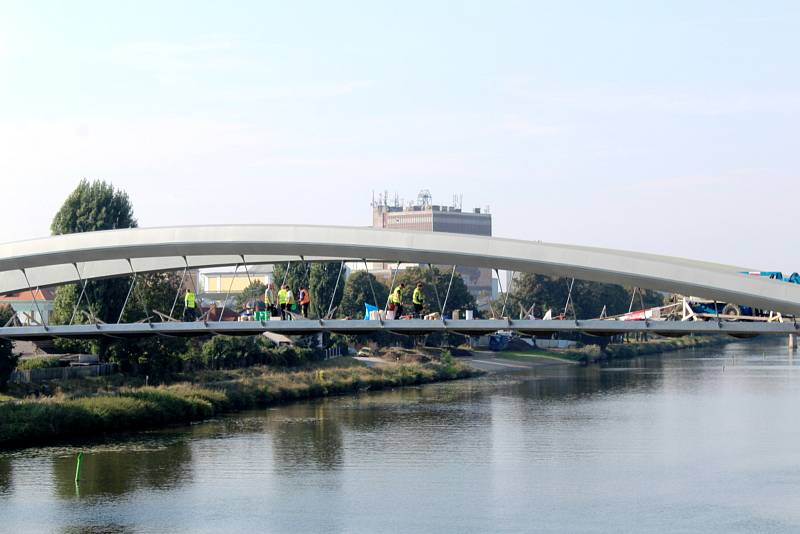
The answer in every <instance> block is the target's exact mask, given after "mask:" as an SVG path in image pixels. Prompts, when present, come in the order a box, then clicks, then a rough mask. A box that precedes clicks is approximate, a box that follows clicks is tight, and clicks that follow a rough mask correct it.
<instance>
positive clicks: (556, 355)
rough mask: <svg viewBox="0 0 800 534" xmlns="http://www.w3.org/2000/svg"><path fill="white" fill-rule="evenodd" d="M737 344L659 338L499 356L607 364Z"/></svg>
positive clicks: (711, 338)
mask: <svg viewBox="0 0 800 534" xmlns="http://www.w3.org/2000/svg"><path fill="white" fill-rule="evenodd" d="M733 341H736V340H735V339H733V338H730V337H727V336H686V337H680V338H655V339H651V340H648V341H642V342H634V343H615V344H608V345H606V346H605V347H603V348H601V347H600V346H599V345H586V346H584V347H581V348H574V349H558V350H542V349H539V350H531V351H504V352H498V353H497V355H498V356H500V357H502V358H505V359H510V360H518V361H527V360H528V359H530V358H551V359H555V360H561V361H563V362H564V363H584V364H585V363H597V362H601V361H607V360H625V359H630V358H636V357H639V356H648V355H651V354H662V353H665V352H672V351H675V350H681V349H688V348H703V347H712V346H719V345H724V344H726V343H731V342H733Z"/></svg>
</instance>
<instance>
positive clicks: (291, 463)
mask: <svg viewBox="0 0 800 534" xmlns="http://www.w3.org/2000/svg"><path fill="white" fill-rule="evenodd" d="M328 411H329V406H328V403H327V402H325V401H321V402H318V403H314V404H311V405H303V404H298V405H292V406H287V407H285V408H284V409H283V410H281V411H280V413H279V415H273V416H271V417H269V418H268V419H267V421H266V425H265V429H266V430H267V432H269V433H270V434H271V435H272V451H273V456H274V461H275V464H276V465H278V466H280V469H287V470H293V469H296V468H298V467H306V468H308V467H312V468H317V469H323V470H333V469H336V468H338V467H339V466H341V465H342V457H343V445H344V439H343V436H342V429H341V426H340V424H339V422H338V421H337V420H336V419H334V418H333V417H330V416H329V415H328Z"/></svg>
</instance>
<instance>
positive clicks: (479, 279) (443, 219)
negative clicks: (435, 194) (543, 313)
mask: <svg viewBox="0 0 800 534" xmlns="http://www.w3.org/2000/svg"><path fill="white" fill-rule="evenodd" d="M461 204H462V202H461V198H460V197H453V202H452V204H451V205H449V206H443V205H437V204H433V202H432V197H431V194H430V192H429V191H428V190H424V191H421V192H420V193H419V195H418V196H417V199H416V201H415V202H410V203H402V202H400V201H399V200H398V198H397V197H396V196H395V199H394V201H393V202H392V203H391V204H390V202H389V199H388V194H386V193H384V194H383V195H378V200H377V201H376V200H375V199H374V198H373V201H372V227H373V228H388V229H396V230H419V231H424V232H449V233H454V234H471V235H482V236H491V235H492V215H491V213H489V209H488V208H485V209H481V208H475V209H473V210H469V211H464V210H462V209H461ZM440 267H441V268H442V269H450V268H452V267H451V266H440ZM388 268H390V267H389V266H384V269H388ZM457 270H458V272H459V273H460V274H461V276H462V277H463V278H464V282H465V283H466V285H467V288H468V289H469V291H470V293H472V294H473V295H474V296H475V299H476V300H477V301H478V305H479V306H481V305H484V304H486V303H487V302H488V300H489V299H490V298H492V297H493V295H494V293H495V287H494V284H493V283H492V271H491V269H479V268H477V267H461V266H459V267H457Z"/></svg>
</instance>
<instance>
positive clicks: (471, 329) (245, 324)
mask: <svg viewBox="0 0 800 534" xmlns="http://www.w3.org/2000/svg"><path fill="white" fill-rule="evenodd" d="M799 329H800V326H798V324H797V323H796V322H782V323H780V322H772V323H753V322H741V321H652V320H651V321H609V320H602V319H589V320H577V321H576V320H510V319H505V320H499V319H475V320H445V321H426V320H420V319H412V320H384V321H364V320H344V319H333V320H296V321H242V322H234V321H222V322H210V321H209V322H204V321H197V322H163V323H162V322H152V323H122V324H103V323H98V324H78V325H50V326H43V325H37V326H10V327H4V328H0V338H5V339H15V340H17V339H19V340H25V339H27V340H37V339H52V338H97V337H112V338H114V337H119V338H125V337H134V338H135V337H145V336H153V335H162V336H206V335H214V334H223V335H232V336H235V335H255V334H262V333H264V332H273V333H276V334H283V335H306V334H316V333H319V332H330V333H334V334H348V335H355V334H369V333H373V332H380V331H388V332H392V333H396V334H405V335H424V334H430V333H435V332H444V333H448V332H449V333H456V334H464V335H470V336H480V335H484V334H492V333H494V332H497V331H499V330H509V331H515V332H519V333H521V334H527V335H535V336H550V335H552V334H555V333H568V332H581V333H585V334H589V335H596V336H611V335H617V334H626V333H652V334H658V335H662V336H682V335H687V334H728V335H732V336H741V337H748V336H755V335H760V334H783V335H786V334H797V333H800V332H799V331H798V330H799Z"/></svg>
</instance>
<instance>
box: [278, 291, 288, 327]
mask: <svg viewBox="0 0 800 534" xmlns="http://www.w3.org/2000/svg"><path fill="white" fill-rule="evenodd" d="M286 290H287V286H286V285H282V286H281V288H280V290H278V306H279V307H280V309H281V319H286V305H287V304H288V303H289V296H288V292H287V291H286Z"/></svg>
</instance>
